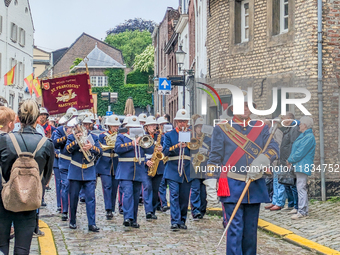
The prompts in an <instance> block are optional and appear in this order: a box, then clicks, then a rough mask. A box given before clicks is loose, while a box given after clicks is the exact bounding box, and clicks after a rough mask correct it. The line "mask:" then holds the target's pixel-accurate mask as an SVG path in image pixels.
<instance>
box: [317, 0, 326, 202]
mask: <svg viewBox="0 0 340 255" xmlns="http://www.w3.org/2000/svg"><path fill="white" fill-rule="evenodd" d="M322 78H323V77H322V0H318V100H319V135H320V164H321V166H323V165H324V163H325V141H324V135H323V134H324V128H323V102H322V93H323V89H322ZM321 199H322V201H326V180H325V172H324V171H321Z"/></svg>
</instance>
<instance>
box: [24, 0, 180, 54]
mask: <svg viewBox="0 0 340 255" xmlns="http://www.w3.org/2000/svg"><path fill="white" fill-rule="evenodd" d="M29 2H30V6H31V11H32V16H33V23H34V29H35V33H34V41H35V45H36V46H38V47H40V48H41V49H43V50H46V51H53V50H56V49H60V48H63V47H68V46H70V45H71V44H72V43H73V42H74V41H75V40H76V39H77V38H78V37H79V36H80V35H81V33H83V32H85V33H87V34H89V35H92V36H94V37H96V38H98V39H103V40H104V39H105V36H106V31H107V30H109V29H110V28H113V27H115V26H116V25H118V24H120V23H123V22H124V21H125V20H127V19H133V18H142V19H146V20H153V21H155V22H156V23H159V22H161V21H162V19H163V17H164V15H165V11H166V8H167V7H173V8H176V9H177V7H178V2H179V1H178V0H30V1H29Z"/></svg>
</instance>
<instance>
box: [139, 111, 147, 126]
mask: <svg viewBox="0 0 340 255" xmlns="http://www.w3.org/2000/svg"><path fill="white" fill-rule="evenodd" d="M146 118H147V116H146V114H145V113H141V114H139V115H138V120H139V123H140V124H141V125H142V126H144V125H145V122H146Z"/></svg>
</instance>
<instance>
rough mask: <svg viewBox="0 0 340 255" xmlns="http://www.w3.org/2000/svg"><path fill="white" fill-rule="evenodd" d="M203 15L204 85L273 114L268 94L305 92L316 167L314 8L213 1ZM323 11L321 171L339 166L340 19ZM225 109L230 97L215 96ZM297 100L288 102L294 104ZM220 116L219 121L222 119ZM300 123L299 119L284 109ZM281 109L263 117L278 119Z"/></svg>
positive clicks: (327, 8) (287, 0)
mask: <svg viewBox="0 0 340 255" xmlns="http://www.w3.org/2000/svg"><path fill="white" fill-rule="evenodd" d="M208 2H209V8H208V32H207V38H208V40H207V51H208V52H207V54H208V63H210V64H208V78H207V80H208V83H209V84H212V85H216V84H233V85H237V86H238V87H240V88H242V89H245V90H246V89H247V88H248V87H252V88H253V99H254V101H255V102H256V103H257V105H258V108H259V109H269V108H271V106H272V88H273V87H277V88H278V92H279V95H280V88H281V87H305V88H307V89H308V90H309V91H310V92H311V95H312V98H311V100H310V101H309V102H308V103H306V104H304V106H305V107H306V108H307V109H308V111H309V112H310V113H311V114H312V117H313V119H314V127H313V132H314V135H315V138H316V140H317V147H316V154H315V161H314V163H315V165H318V164H320V151H319V137H320V134H319V131H320V129H319V114H318V113H319V111H318V107H319V106H318V93H317V91H318V86H317V75H318V72H317V64H318V56H317V1H311V0H307V1H301V0H296V1H294V0H281V1H279V0H259V1H255V0H249V1H248V0H247V1H238V0H229V1H224V0H210V1H208ZM324 2H325V3H324V7H323V25H324V26H323V32H324V33H323V52H324V55H323V59H322V60H323V70H322V71H323V74H324V79H323V95H322V96H323V105H324V107H323V116H324V119H323V126H324V139H325V163H326V164H333V165H334V164H339V163H340V160H339V148H340V143H339V118H338V114H339V81H340V80H339V78H340V73H339V65H338V64H339V61H340V51H339V50H340V49H339V45H340V44H339V35H340V34H339V17H340V5H339V2H338V1H331V0H326V1H324ZM217 91H218V93H219V94H220V95H221V97H222V100H224V101H223V102H224V103H225V106H227V105H228V104H229V103H230V92H229V90H221V89H218V90H217ZM300 96H301V95H299V94H295V95H293V94H289V98H294V97H295V98H298V97H300ZM214 107H215V105H214V104H213V102H212V101H209V103H208V115H209V119H213V118H217V115H218V114H217V113H216V109H214ZM222 110H223V109H222V107H220V109H219V114H221V112H222ZM287 110H289V111H291V112H293V113H294V114H295V115H296V117H297V118H298V119H299V118H300V117H301V115H302V113H301V111H300V110H299V109H297V108H296V107H292V106H289V109H287ZM280 112H281V109H280V107H278V109H277V111H276V112H275V113H274V114H273V115H272V116H268V117H276V116H278V115H279V114H280ZM309 181H310V185H309V190H310V192H311V193H312V195H313V196H316V197H319V196H321V195H320V173H319V172H315V173H313V174H312V176H311V178H309ZM339 181H340V174H339V173H336V172H334V171H333V172H330V168H328V169H327V170H326V190H327V195H331V194H339V193H340V188H338V185H337V184H338V183H339Z"/></svg>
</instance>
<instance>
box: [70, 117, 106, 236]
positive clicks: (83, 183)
mask: <svg viewBox="0 0 340 255" xmlns="http://www.w3.org/2000/svg"><path fill="white" fill-rule="evenodd" d="M82 123H83V126H84V128H86V131H87V134H88V135H91V137H92V139H93V142H94V144H92V143H90V142H89V141H88V140H87V141H86V144H78V142H77V139H76V138H75V135H76V136H77V137H78V139H80V140H82V136H84V135H85V134H83V132H82V131H79V132H78V133H76V134H75V135H73V134H71V135H69V136H68V138H67V143H66V149H67V151H68V152H69V153H70V154H71V155H72V156H71V157H72V159H71V164H70V166H69V172H68V176H67V177H68V179H69V182H70V224H69V227H70V228H71V229H76V228H77V225H76V214H77V206H78V199H79V192H80V189H81V188H83V190H84V193H85V203H86V214H87V220H88V229H89V231H92V232H98V231H99V228H98V227H97V226H96V196H95V189H96V168H95V165H94V160H93V161H91V162H89V161H88V160H87V159H86V158H85V156H84V154H83V153H82V152H81V151H79V150H80V146H82V150H83V151H85V152H90V153H91V155H92V156H93V157H100V156H101V155H102V149H101V148H100V145H99V141H98V137H97V136H96V135H94V134H91V131H90V126H91V123H93V122H92V120H91V117H87V118H85V119H84V120H83V122H82Z"/></svg>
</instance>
